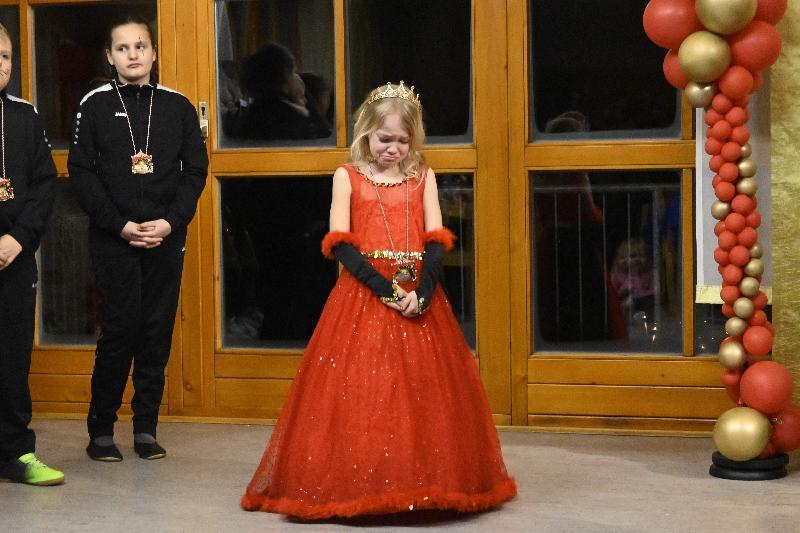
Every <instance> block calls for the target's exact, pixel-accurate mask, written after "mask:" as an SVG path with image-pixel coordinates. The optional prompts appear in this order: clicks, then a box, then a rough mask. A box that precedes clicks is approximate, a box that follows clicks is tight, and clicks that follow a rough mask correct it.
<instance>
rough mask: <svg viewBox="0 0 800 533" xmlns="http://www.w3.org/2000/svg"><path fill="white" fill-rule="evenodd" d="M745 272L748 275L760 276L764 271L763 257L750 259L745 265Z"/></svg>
mask: <svg viewBox="0 0 800 533" xmlns="http://www.w3.org/2000/svg"><path fill="white" fill-rule="evenodd" d="M744 273H745V274H747V275H748V276H753V277H755V276H760V275H761V274H763V273H764V261H762V260H761V259H758V258H756V259H750V261H749V262H748V263H747V264H746V265H745V266H744Z"/></svg>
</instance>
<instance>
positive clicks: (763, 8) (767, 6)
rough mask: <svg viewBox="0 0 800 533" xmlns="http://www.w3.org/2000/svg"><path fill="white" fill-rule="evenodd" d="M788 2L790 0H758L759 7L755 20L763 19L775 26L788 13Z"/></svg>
mask: <svg viewBox="0 0 800 533" xmlns="http://www.w3.org/2000/svg"><path fill="white" fill-rule="evenodd" d="M787 3H788V0H758V8H757V9H756V15H755V17H753V20H763V21H764V22H768V23H769V24H772V25H773V26H774V25H775V24H777V23H778V21H780V20H781V18H783V14H784V13H786V4H787Z"/></svg>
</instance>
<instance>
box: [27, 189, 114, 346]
mask: <svg viewBox="0 0 800 533" xmlns="http://www.w3.org/2000/svg"><path fill="white" fill-rule="evenodd" d="M88 234H89V217H88V216H86V214H85V213H84V212H83V211H82V210H81V208H80V207H79V206H78V203H77V201H76V200H75V197H74V196H73V194H72V188H71V187H70V186H69V182H67V181H63V180H59V182H58V195H57V196H56V204H55V210H54V213H53V216H52V218H51V219H50V222H49V224H48V226H47V231H46V232H45V234H44V237H43V238H42V244H41V247H40V248H39V279H40V283H39V296H40V298H39V305H40V308H39V343H40V344H94V343H95V342H96V340H97V321H96V316H97V309H98V307H99V304H100V296H99V294H98V292H97V289H96V288H95V283H94V275H93V274H92V268H91V262H90V259H89V247H88V245H89V237H88Z"/></svg>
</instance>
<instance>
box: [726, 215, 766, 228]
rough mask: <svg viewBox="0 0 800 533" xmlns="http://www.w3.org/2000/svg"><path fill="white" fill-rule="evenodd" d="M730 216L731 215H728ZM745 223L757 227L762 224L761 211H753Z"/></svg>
mask: <svg viewBox="0 0 800 533" xmlns="http://www.w3.org/2000/svg"><path fill="white" fill-rule="evenodd" d="M728 216H730V215H728ZM745 223H746V224H747V225H748V226H750V227H751V228H757V227H759V226H760V225H761V213H759V212H758V211H753V212H752V213H750V214H749V215H747V219H746V220H745Z"/></svg>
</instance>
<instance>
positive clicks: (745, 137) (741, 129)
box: [731, 126, 750, 144]
mask: <svg viewBox="0 0 800 533" xmlns="http://www.w3.org/2000/svg"><path fill="white" fill-rule="evenodd" d="M749 140H750V130H748V129H747V128H746V127H745V126H736V127H735V128H733V131H732V132H731V141H733V142H736V143H739V144H747V141H749Z"/></svg>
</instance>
